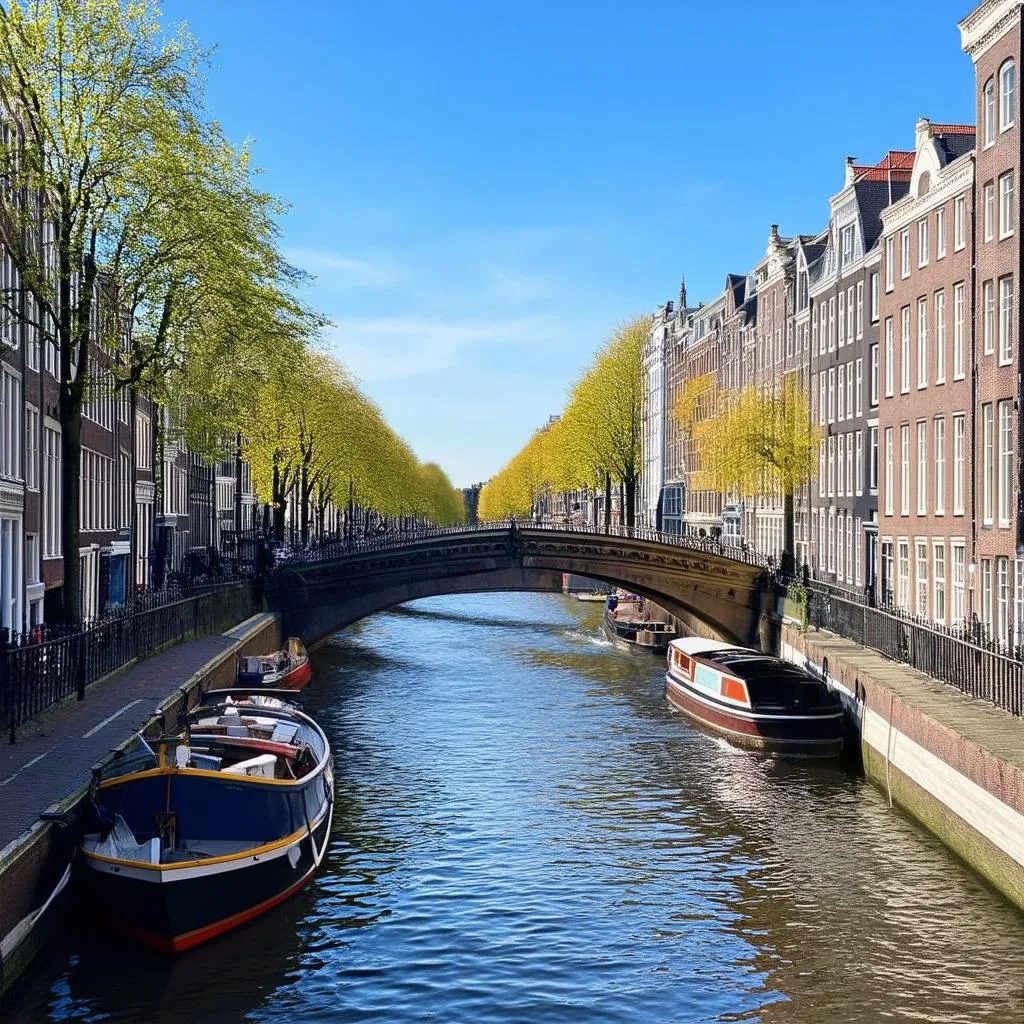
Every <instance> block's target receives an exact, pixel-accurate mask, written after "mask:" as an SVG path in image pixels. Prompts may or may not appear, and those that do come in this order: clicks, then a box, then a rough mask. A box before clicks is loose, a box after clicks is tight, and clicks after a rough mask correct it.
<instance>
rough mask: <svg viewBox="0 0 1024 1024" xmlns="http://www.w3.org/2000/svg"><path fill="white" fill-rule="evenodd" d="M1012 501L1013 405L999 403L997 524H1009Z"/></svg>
mask: <svg viewBox="0 0 1024 1024" xmlns="http://www.w3.org/2000/svg"><path fill="white" fill-rule="evenodd" d="M1012 502H1013V407H1012V404H1011V403H1010V402H1009V401H1005V402H1000V403H999V525H1000V526H1009V525H1010V516H1011V513H1012Z"/></svg>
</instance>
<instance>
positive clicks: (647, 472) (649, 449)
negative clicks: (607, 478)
mask: <svg viewBox="0 0 1024 1024" xmlns="http://www.w3.org/2000/svg"><path fill="white" fill-rule="evenodd" d="M671 319H672V303H671V302H667V303H666V304H665V305H664V306H661V307H660V308H659V309H658V311H657V313H655V315H654V318H653V321H652V323H651V333H650V336H649V338H648V339H647V346H646V348H645V349H644V371H645V373H646V377H647V387H646V391H645V395H644V419H643V475H642V478H641V482H640V494H639V497H638V503H639V506H640V507H639V509H638V514H637V524H638V525H639V526H647V527H650V528H651V529H655V528H656V527H657V526H658V500H659V498H660V497H661V488H662V485H663V484H664V482H665V412H666V410H665V344H666V336H667V333H668V329H669V326H668V325H669V323H670V322H671Z"/></svg>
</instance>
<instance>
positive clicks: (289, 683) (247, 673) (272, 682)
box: [236, 636, 312, 690]
mask: <svg viewBox="0 0 1024 1024" xmlns="http://www.w3.org/2000/svg"><path fill="white" fill-rule="evenodd" d="M311 675H312V671H311V670H310V667H309V655H308V654H307V653H306V648H305V647H303V646H302V641H301V640H300V639H299V638H298V637H297V636H292V637H289V638H288V645H287V646H286V647H285V649H284V650H283V651H274V652H273V653H272V654H252V655H249V656H247V657H241V658H239V659H238V673H237V676H236V681H237V685H238V686H239V687H249V688H252V687H267V688H269V689H280V690H301V689H303V687H305V685H306V684H307V683H308V682H309V680H310V676H311Z"/></svg>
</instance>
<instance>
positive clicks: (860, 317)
mask: <svg viewBox="0 0 1024 1024" xmlns="http://www.w3.org/2000/svg"><path fill="white" fill-rule="evenodd" d="M856 330H857V337H858V338H863V337H864V282H863V281H858V282H857V323H856Z"/></svg>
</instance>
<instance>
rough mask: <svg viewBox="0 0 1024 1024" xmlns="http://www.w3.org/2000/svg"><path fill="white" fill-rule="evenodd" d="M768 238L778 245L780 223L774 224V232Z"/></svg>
mask: <svg viewBox="0 0 1024 1024" xmlns="http://www.w3.org/2000/svg"><path fill="white" fill-rule="evenodd" d="M768 240H769V241H770V242H771V243H772V244H773V245H777V244H778V243H779V225H778V224H773V225H772V233H771V236H770V237H769V239H768Z"/></svg>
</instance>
